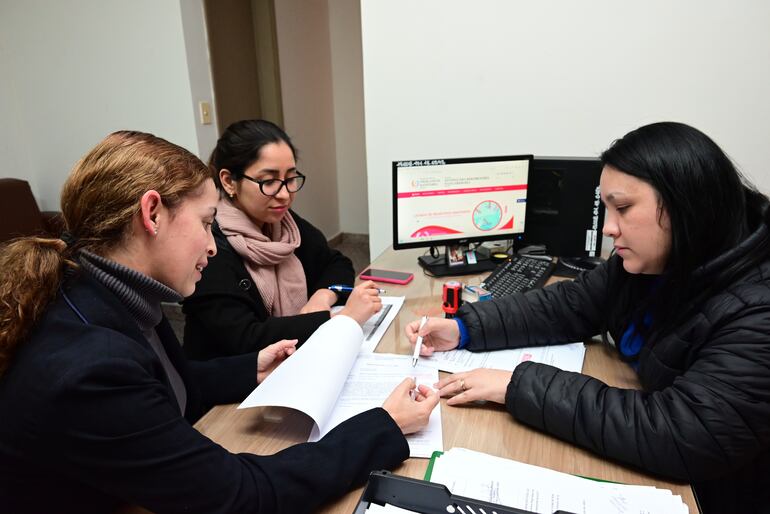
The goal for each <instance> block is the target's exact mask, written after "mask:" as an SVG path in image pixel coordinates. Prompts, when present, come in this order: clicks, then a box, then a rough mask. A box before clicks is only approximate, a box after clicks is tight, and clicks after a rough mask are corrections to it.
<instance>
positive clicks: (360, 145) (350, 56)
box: [329, 0, 369, 234]
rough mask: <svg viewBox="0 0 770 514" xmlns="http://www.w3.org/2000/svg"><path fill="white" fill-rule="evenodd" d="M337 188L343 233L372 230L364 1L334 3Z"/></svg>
mask: <svg viewBox="0 0 770 514" xmlns="http://www.w3.org/2000/svg"><path fill="white" fill-rule="evenodd" d="M329 33H330V36H331V53H332V78H333V88H332V92H333V95H334V133H335V136H336V140H337V146H336V148H337V191H338V193H339V198H340V207H339V212H340V225H341V230H342V231H343V232H348V233H353V234H368V233H369V209H368V205H369V202H368V199H367V196H366V138H365V137H364V71H363V59H362V55H361V5H360V3H359V0H333V1H331V2H330V3H329Z"/></svg>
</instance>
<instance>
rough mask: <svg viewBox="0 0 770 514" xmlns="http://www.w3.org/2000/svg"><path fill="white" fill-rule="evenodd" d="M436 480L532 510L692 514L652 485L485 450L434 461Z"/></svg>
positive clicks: (448, 454) (457, 491)
mask: <svg viewBox="0 0 770 514" xmlns="http://www.w3.org/2000/svg"><path fill="white" fill-rule="evenodd" d="M431 481H432V482H437V483H441V484H444V485H446V486H447V487H448V488H449V489H450V491H452V494H455V495H461V496H467V497H471V498H477V499H479V500H485V501H489V502H493V503H499V504H501V505H507V506H510V507H515V508H519V509H526V510H529V511H531V512H537V513H544V514H551V513H552V512H553V511H554V510H557V509H562V510H566V511H570V512H575V513H581V514H582V513H586V514H591V513H593V512H602V513H606V514H664V513H678V514H680V513H687V506H686V505H685V504H684V503H683V502H682V499H681V497H679V496H674V495H673V494H672V493H671V491H668V490H665V489H656V488H655V487H649V486H635V485H624V484H609V483H606V482H597V481H593V480H587V479H584V478H580V477H576V476H573V475H569V474H566V473H560V472H558V471H554V470H551V469H547V468H542V467H539V466H532V465H530V464H525V463H522V462H517V461H514V460H510V459H504V458H501V457H495V456H492V455H487V454H484V453H480V452H474V451H471V450H466V449H464V448H453V449H452V450H449V451H448V452H446V453H444V455H442V456H441V457H439V458H438V459H437V461H436V463H435V464H434V467H433V474H432V475H431Z"/></svg>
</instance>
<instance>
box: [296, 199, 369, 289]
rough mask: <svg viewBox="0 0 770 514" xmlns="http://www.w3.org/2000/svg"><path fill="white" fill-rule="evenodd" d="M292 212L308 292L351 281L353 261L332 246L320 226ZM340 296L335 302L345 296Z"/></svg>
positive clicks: (298, 252) (353, 276)
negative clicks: (299, 242) (298, 234)
mask: <svg viewBox="0 0 770 514" xmlns="http://www.w3.org/2000/svg"><path fill="white" fill-rule="evenodd" d="M292 215H293V216H294V220H295V221H296V222H297V227H298V228H299V232H300V236H301V237H302V244H301V245H300V246H299V248H297V251H296V252H295V255H296V256H297V258H298V259H299V260H300V262H301V263H302V267H303V268H304V269H305V276H306V278H307V294H308V296H312V295H313V293H315V292H316V291H318V290H319V289H323V288H325V287H328V286H330V285H333V284H343V285H353V282H354V280H355V275H354V272H353V262H352V261H351V260H350V259H349V258H347V257H345V256H344V255H343V254H342V253H341V252H339V251H337V250H334V249H333V248H331V247H330V246H329V243H328V241H327V240H326V236H324V235H323V233H322V232H321V231H320V230H318V229H317V228H316V227H314V226H313V225H311V224H310V223H308V222H307V221H305V220H304V219H302V218H301V217H300V216H298V215H297V214H296V213H295V212H292ZM340 300H341V302H338V303H344V297H341V298H340Z"/></svg>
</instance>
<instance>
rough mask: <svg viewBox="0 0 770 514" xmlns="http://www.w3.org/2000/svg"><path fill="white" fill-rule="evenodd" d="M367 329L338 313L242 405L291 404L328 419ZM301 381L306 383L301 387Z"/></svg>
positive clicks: (318, 418)
mask: <svg viewBox="0 0 770 514" xmlns="http://www.w3.org/2000/svg"><path fill="white" fill-rule="evenodd" d="M362 339H363V332H362V331H361V326H360V325H359V324H358V323H357V322H356V321H355V320H353V319H352V318H349V317H347V316H335V317H333V318H332V319H330V320H329V321H327V322H326V323H324V324H323V325H321V326H320V327H319V328H318V330H316V331H315V332H313V335H312V336H310V338H308V340H307V341H305V344H303V345H302V346H301V347H300V348H299V349H298V350H297V351H296V352H295V353H294V354H293V355H292V356H291V357H289V358H288V359H286V361H285V362H283V363H282V364H281V365H280V366H278V368H276V370H275V371H273V372H272V373H271V374H270V376H269V377H267V379H265V381H264V382H262V383H261V384H259V386H258V387H257V388H256V389H254V391H252V393H251V394H250V395H249V396H248V397H247V398H246V399H245V400H244V401H243V402H242V403H241V404H240V405H239V406H238V408H239V409H245V408H249V407H265V406H276V407H290V408H292V409H297V410H299V411H302V412H304V413H305V414H307V415H308V416H310V417H311V418H312V419H313V421H314V422H315V425H314V427H313V430H314V431H317V430H318V425H319V424H321V423H323V422H325V421H326V419H327V418H328V417H329V413H330V412H331V410H332V408H333V407H334V403H335V402H336V400H337V397H338V396H339V394H340V391H341V390H342V387H343V386H344V385H345V378H346V377H347V376H348V372H349V370H350V368H351V367H352V366H353V362H355V360H356V356H357V355H358V352H359V349H360V348H361V341H362ZM300 384H302V385H301V386H300Z"/></svg>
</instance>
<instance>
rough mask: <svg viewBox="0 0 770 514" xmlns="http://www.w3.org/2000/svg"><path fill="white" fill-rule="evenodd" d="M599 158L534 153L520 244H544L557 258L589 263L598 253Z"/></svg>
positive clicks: (585, 265) (582, 264)
mask: <svg viewBox="0 0 770 514" xmlns="http://www.w3.org/2000/svg"><path fill="white" fill-rule="evenodd" d="M601 174H602V164H601V161H600V160H599V159H596V158H591V157H539V156H538V157H535V159H534V160H533V161H532V169H531V170H530V173H529V195H528V196H527V229H526V234H525V235H524V238H523V241H522V245H544V246H545V252H546V253H547V254H549V255H554V256H557V257H559V262H564V263H566V264H567V265H569V264H570V263H572V264H573V265H575V266H577V267H578V268H588V267H590V266H591V265H592V264H595V263H596V259H597V258H598V257H599V256H600V255H601V246H602V225H603V224H604V205H603V204H602V203H601V197H600V194H599V178H600V177H601Z"/></svg>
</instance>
